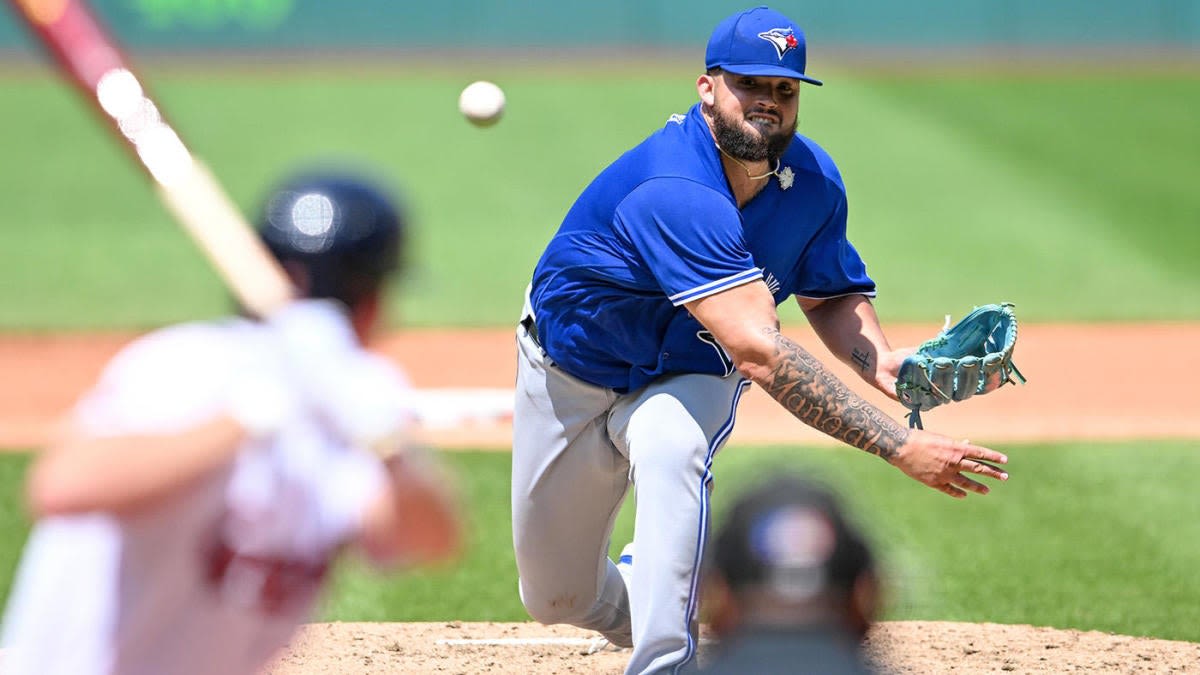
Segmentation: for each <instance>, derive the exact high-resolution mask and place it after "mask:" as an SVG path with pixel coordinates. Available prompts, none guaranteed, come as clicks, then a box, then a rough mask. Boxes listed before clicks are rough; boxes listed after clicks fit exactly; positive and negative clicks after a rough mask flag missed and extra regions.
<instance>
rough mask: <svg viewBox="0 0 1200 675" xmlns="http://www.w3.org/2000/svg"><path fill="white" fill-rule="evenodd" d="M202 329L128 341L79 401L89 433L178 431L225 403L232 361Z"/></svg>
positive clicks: (77, 415)
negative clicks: (223, 354) (229, 362)
mask: <svg viewBox="0 0 1200 675" xmlns="http://www.w3.org/2000/svg"><path fill="white" fill-rule="evenodd" d="M219 342H220V341H219V339H217V340H214V339H213V336H212V335H210V334H209V332H208V331H206V330H205V329H204V328H203V327H200V326H186V325H185V326H177V327H173V328H168V329H164V330H161V331H157V332H155V333H151V334H149V335H146V336H144V337H142V338H139V339H138V340H135V341H134V342H132V343H130V344H129V345H127V346H126V347H125V348H124V349H122V350H121V352H119V353H118V354H117V356H115V357H114V358H113V359H112V361H110V362H109V364H108V365H107V366H106V367H105V369H104V371H103V372H102V373H101V375H100V378H99V380H98V381H97V383H96V385H95V386H94V387H93V388H92V389H91V390H90V391H88V392H87V393H86V394H84V396H83V397H82V398H81V399H80V400H79V402H78V403H77V404H76V405H75V408H74V410H73V411H72V415H73V421H74V423H75V424H77V425H79V426H80V427H81V428H82V429H83V430H85V431H86V432H88V433H91V434H96V435H102V436H104V435H108V436H111V435H120V434H127V433H153V432H169V431H175V430H178V429H179V428H181V427H184V426H187V425H189V424H194V423H198V422H200V421H202V420H204V419H206V418H207V417H208V416H211V415H213V414H216V413H217V412H218V411H219V410H220V409H221V408H220V406H221V405H223V401H224V397H225V394H224V392H225V383H226V379H227V375H228V368H229V366H228V360H227V359H225V358H223V357H222V356H221V354H222V353H223V352H222V351H221V350H220V349H219V348H215V347H218V345H219Z"/></svg>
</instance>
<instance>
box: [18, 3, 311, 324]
mask: <svg viewBox="0 0 1200 675" xmlns="http://www.w3.org/2000/svg"><path fill="white" fill-rule="evenodd" d="M9 2H10V4H12V5H13V7H14V8H15V9H16V11H17V13H18V14H19V15H20V16H22V17H24V19H25V20H26V22H27V23H28V24H29V27H30V28H31V29H32V31H33V33H34V34H35V35H36V36H37V37H38V39H39V40H40V41H41V42H42V44H43V45H44V46H45V47H46V48H47V49H48V50H49V51H50V53H51V55H52V56H53V57H54V60H55V62H56V63H57V64H58V67H59V68H60V70H61V71H62V72H63V74H64V75H65V76H67V77H68V78H69V79H70V80H71V82H73V83H74V84H75V85H76V86H77V87H78V88H79V89H80V90H81V91H82V92H83V93H84V95H86V96H87V97H88V99H89V100H90V101H91V103H92V104H94V108H95V110H96V111H97V112H98V113H99V114H100V116H101V117H102V118H104V119H105V120H107V122H108V123H109V124H108V126H109V128H111V129H112V130H113V131H114V132H115V133H116V135H117V136H118V137H119V138H120V139H122V140H123V141H124V142H125V143H124V144H125V145H126V146H127V147H128V148H129V149H131V150H132V151H133V153H134V155H135V156H136V157H137V159H138V163H139V164H140V165H141V167H142V168H143V169H145V170H146V172H147V174H149V176H150V178H151V179H152V180H153V181H154V184H155V187H156V190H157V192H158V195H159V197H160V198H161V199H162V201H163V203H164V204H165V205H166V207H167V209H168V210H169V211H170V212H171V213H172V214H173V215H174V216H175V219H176V220H178V221H179V223H181V224H182V225H183V227H184V229H185V230H186V231H187V233H188V235H189V236H191V238H192V239H193V240H194V241H195V242H196V243H197V244H198V245H199V246H200V248H201V250H202V251H203V252H204V254H205V255H206V256H207V257H208V259H209V261H210V262H211V263H212V265H213V266H214V267H215V268H216V269H217V272H218V273H219V274H220V275H221V277H222V278H223V279H224V280H225V283H226V284H228V286H229V288H230V289H232V291H233V293H234V295H235V296H237V299H238V301H239V302H241V304H242V306H243V307H245V308H246V309H247V310H249V311H250V312H252V313H254V314H256V315H259V316H265V315H267V314H270V313H271V312H272V311H274V310H275V309H278V308H280V307H282V306H283V305H284V304H286V303H287V302H288V301H289V300H290V299H291V298H292V296H293V289H292V286H291V283H290V282H289V280H288V277H287V275H286V274H285V273H284V271H283V268H282V267H280V265H279V263H278V262H277V261H276V260H275V258H274V256H272V255H271V252H270V251H269V250H268V249H267V248H266V246H265V245H264V244H263V243H262V242H261V241H260V240H259V238H258V236H257V235H256V234H255V232H254V228H253V227H251V225H250V224H249V223H247V222H246V219H245V217H244V216H243V215H242V213H241V212H240V211H239V210H238V208H237V207H236V206H235V205H234V204H233V202H232V201H231V200H230V199H229V196H228V195H226V194H225V191H224V190H223V189H222V188H221V186H220V184H219V183H218V182H217V180H216V178H215V177H214V176H213V174H212V172H211V171H209V170H208V168H207V167H205V166H204V165H203V164H202V163H201V162H200V161H199V160H197V159H196V158H195V157H194V156H193V155H192V153H191V152H189V151H188V149H187V147H186V146H185V145H184V143H183V141H182V139H180V137H179V134H178V133H176V131H175V130H174V129H173V128H172V127H171V125H170V124H168V123H167V121H166V120H165V119H164V117H163V115H162V111H161V109H160V108H159V106H158V104H157V103H155V101H153V100H152V99H151V98H150V97H149V95H148V94H147V93H146V90H145V88H144V87H143V86H142V83H141V82H140V80H139V78H138V77H137V75H136V74H135V73H134V71H133V69H132V68H130V67H129V65H128V64H127V63H126V61H125V59H124V58H123V57H122V55H121V52H120V51H119V50H118V49H117V47H116V44H115V42H114V40H113V39H112V37H111V36H110V34H109V32H108V31H107V30H106V29H105V27H104V26H102V25H101V24H100V22H99V21H97V19H96V17H95V16H94V15H93V14H92V12H91V11H90V10H89V9H88V7H87V5H86V4H85V2H83V1H82V0H9Z"/></svg>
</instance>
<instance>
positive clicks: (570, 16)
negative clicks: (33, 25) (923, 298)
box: [0, 0, 1200, 58]
mask: <svg viewBox="0 0 1200 675" xmlns="http://www.w3.org/2000/svg"><path fill="white" fill-rule="evenodd" d="M750 4H751V3H750V2H729V1H728V0H607V1H604V2H594V1H589V2H583V1H570V0H524V1H520V0H511V1H507V2H506V1H504V0H441V1H437V0H434V1H432V2H425V1H419V2H417V1H410V0H95V1H94V2H93V5H94V6H95V7H96V8H97V10H98V11H99V13H100V14H102V15H103V16H104V18H105V19H106V20H107V21H108V23H110V24H111V25H112V26H113V28H114V30H115V31H116V32H117V34H118V35H119V36H120V37H121V39H122V40H123V41H124V42H125V43H126V44H127V45H128V46H130V47H134V48H141V49H147V50H161V51H169V52H191V51H209V50H222V49H232V50H238V51H244V50H260V49H261V50H273V49H280V50H296V49H306V48H315V49H351V50H354V49H405V48H419V49H438V50H445V51H446V52H447V53H448V54H450V55H451V57H450V58H454V55H459V54H461V55H463V56H466V57H469V56H472V55H477V54H478V52H480V51H481V50H488V49H497V48H512V47H516V48H525V49H536V48H539V47H546V48H550V47H553V48H563V47H596V46H603V45H622V46H635V47H646V48H681V47H683V48H692V47H696V46H697V45H698V44H699V45H702V44H703V40H704V38H705V37H706V36H707V34H708V31H710V30H711V29H712V27H713V25H715V23H716V22H717V21H719V20H720V19H721V18H722V17H724V16H726V15H727V14H730V13H732V12H733V11H737V10H739V9H742V8H745V7H747V6H750ZM772 6H773V7H774V8H776V9H779V10H780V11H783V12H785V13H787V14H789V15H790V16H792V17H794V18H795V19H796V20H797V21H799V22H800V23H801V25H803V26H804V27H805V30H806V31H807V32H808V33H809V37H810V41H811V42H813V43H814V44H824V45H827V46H836V47H843V48H846V47H849V48H853V47H856V46H860V47H888V46H897V47H958V48H962V47H977V46H984V47H1022V46H1032V47H1064V48H1070V47H1077V46H1086V47H1117V48H1127V47H1171V48H1177V47H1179V48H1189V49H1190V48H1200V0H912V1H907V2H898V1H896V0H808V1H805V2H795V1H781V2H776V3H773V4H772ZM27 47H28V40H27V38H26V37H25V36H24V35H23V33H22V32H21V30H19V28H18V25H17V23H16V21H15V19H14V17H13V16H12V15H11V12H10V11H8V10H7V7H4V8H3V10H0V50H3V51H5V52H9V53H11V52H14V51H15V52H18V53H19V52H24V51H26V49H27ZM548 56H549V55H548Z"/></svg>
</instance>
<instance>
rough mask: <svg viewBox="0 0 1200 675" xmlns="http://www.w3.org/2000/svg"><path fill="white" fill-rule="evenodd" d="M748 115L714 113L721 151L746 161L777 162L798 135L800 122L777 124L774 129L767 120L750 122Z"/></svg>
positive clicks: (716, 110)
mask: <svg viewBox="0 0 1200 675" xmlns="http://www.w3.org/2000/svg"><path fill="white" fill-rule="evenodd" d="M748 117H749V116H748V115H746V114H742V115H739V114H738V113H727V112H725V111H723V110H721V109H720V108H717V109H715V110H713V136H714V137H715V138H716V140H717V143H718V144H720V146H721V149H722V150H724V151H725V152H727V153H729V154H730V155H732V156H734V157H736V158H738V159H740V160H742V161H746V162H760V161H762V160H768V161H770V162H772V163H774V162H775V161H776V160H778V159H779V158H780V157H782V156H783V153H784V151H786V150H787V147H788V144H790V143H791V142H792V137H793V136H795V134H796V120H794V119H793V120H792V121H791V124H782V125H777V126H776V129H775V130H774V131H772V130H771V128H770V127H771V126H772V125H770V124H768V123H767V122H766V121H765V119H764V118H753V119H749V118H748Z"/></svg>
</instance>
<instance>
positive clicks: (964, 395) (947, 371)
mask: <svg viewBox="0 0 1200 675" xmlns="http://www.w3.org/2000/svg"><path fill="white" fill-rule="evenodd" d="M1012 308H1013V305H1012V303H1009V302H1005V303H1001V304H998V305H984V306H982V307H976V308H975V310H974V311H972V312H971V313H970V314H968V315H966V316H965V317H963V319H962V320H961V321H959V322H958V323H957V324H955V325H954V326H953V327H947V328H943V329H942V331H941V332H940V333H938V335H937V337H935V338H933V339H932V340H928V341H926V342H925V343H924V344H922V345H921V346H920V347H918V348H917V351H916V353H915V354H913V355H912V356H909V357H908V358H906V359H904V362H903V363H901V364H900V372H899V374H898V375H897V377H896V396H898V397H899V398H900V402H901V403H903V404H904V407H906V408H908V410H909V413H908V426H909V427H916V428H918V429H922V428H924V427H923V426H922V424H921V412H922V411H925V410H930V409H932V408H936V407H938V406H939V405H943V404H946V403H952V402H954V401H965V400H966V399H968V398H971V397H972V396H978V395H981V394H989V393H991V392H993V391H995V390H997V389H999V388H1000V387H1001V386H1003V385H1004V384H1006V383H1008V382H1013V381H1014V378H1015V379H1016V380H1018V381H1020V382H1021V383H1022V384H1023V383H1024V382H1025V376H1023V375H1021V371H1019V370H1017V367H1016V366H1015V365H1013V362H1012V353H1013V347H1015V346H1016V344H1017V317H1016V315H1015V314H1013V309H1012ZM949 324H950V317H949V316H947V317H946V325H947V326H949Z"/></svg>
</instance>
